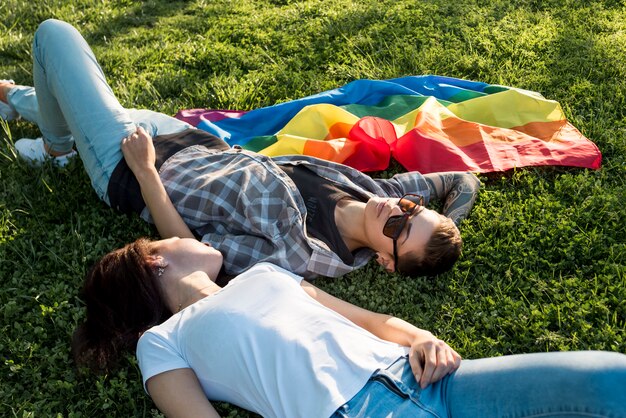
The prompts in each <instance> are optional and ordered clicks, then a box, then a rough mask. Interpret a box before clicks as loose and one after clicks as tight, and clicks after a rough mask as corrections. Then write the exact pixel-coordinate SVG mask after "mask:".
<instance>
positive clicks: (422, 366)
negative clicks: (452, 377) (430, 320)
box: [409, 330, 461, 389]
mask: <svg viewBox="0 0 626 418" xmlns="http://www.w3.org/2000/svg"><path fill="white" fill-rule="evenodd" d="M409 363H410V364H411V369H412V370H413V375H414V376H415V380H416V381H417V382H418V383H419V384H420V387H422V389H423V388H425V387H426V386H428V385H429V384H431V383H434V382H436V381H438V380H440V379H441V378H443V377H444V376H446V375H448V374H450V373H452V372H453V371H455V370H456V369H458V368H459V366H460V365H461V356H460V355H459V354H458V353H457V352H456V351H454V350H453V349H452V348H451V347H450V346H449V345H448V344H446V343H445V342H444V341H442V340H440V339H439V338H437V337H435V336H434V335H433V334H431V333H430V332H428V331H424V330H419V332H418V333H417V335H416V336H415V338H414V339H413V342H412V344H411V347H410V351H409Z"/></svg>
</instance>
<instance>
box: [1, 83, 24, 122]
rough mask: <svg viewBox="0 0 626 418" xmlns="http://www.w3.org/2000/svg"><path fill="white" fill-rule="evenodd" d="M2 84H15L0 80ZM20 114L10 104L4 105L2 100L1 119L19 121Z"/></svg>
mask: <svg viewBox="0 0 626 418" xmlns="http://www.w3.org/2000/svg"><path fill="white" fill-rule="evenodd" d="M0 83H11V84H15V82H14V81H13V80H0ZM19 118H20V114H19V113H17V112H16V111H15V109H13V108H12V107H11V106H9V104H8V103H4V102H3V101H2V100H0V119H4V120H7V121H8V120H15V119H19Z"/></svg>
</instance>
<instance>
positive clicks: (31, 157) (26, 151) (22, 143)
mask: <svg viewBox="0 0 626 418" xmlns="http://www.w3.org/2000/svg"><path fill="white" fill-rule="evenodd" d="M15 150H16V151H17V155H19V156H20V158H21V159H22V160H24V161H26V162H27V163H28V164H29V165H31V166H33V167H38V166H40V165H41V164H43V162H44V161H46V160H51V161H52V162H53V163H54V164H55V165H57V166H59V167H65V166H66V165H67V164H68V163H69V162H70V159H71V158H73V157H74V156H76V155H77V152H76V151H74V150H72V151H71V152H69V153H67V154H65V155H60V156H58V157H54V156H52V155H50V154H48V152H47V151H46V149H45V148H44V146H43V138H37V139H30V138H22V139H19V140H17V141H16V142H15Z"/></svg>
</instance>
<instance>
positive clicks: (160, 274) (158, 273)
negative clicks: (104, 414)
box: [157, 267, 165, 277]
mask: <svg viewBox="0 0 626 418" xmlns="http://www.w3.org/2000/svg"><path fill="white" fill-rule="evenodd" d="M163 273H165V267H158V268H157V276H159V277H161V276H163Z"/></svg>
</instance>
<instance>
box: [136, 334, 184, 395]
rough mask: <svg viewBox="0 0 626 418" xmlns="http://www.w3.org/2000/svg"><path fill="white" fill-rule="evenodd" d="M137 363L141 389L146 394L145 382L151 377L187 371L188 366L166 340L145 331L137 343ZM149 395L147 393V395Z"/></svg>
mask: <svg viewBox="0 0 626 418" xmlns="http://www.w3.org/2000/svg"><path fill="white" fill-rule="evenodd" d="M137 361H138V362H139V369H140V370H141V377H142V380H143V387H144V390H145V391H146V393H148V388H147V387H146V382H147V381H148V379H150V378H151V377H154V376H156V375H158V374H161V373H165V372H168V371H170V370H176V369H189V368H190V367H189V364H187V362H186V361H185V360H184V359H183V358H182V357H181V355H180V354H179V353H178V352H177V350H175V349H174V347H173V346H172V345H171V343H170V342H169V341H167V339H165V338H164V337H163V336H161V335H159V334H156V333H153V332H150V331H147V332H145V333H144V334H143V335H142V336H141V338H139V342H138V343H137ZM148 395H149V393H148Z"/></svg>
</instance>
